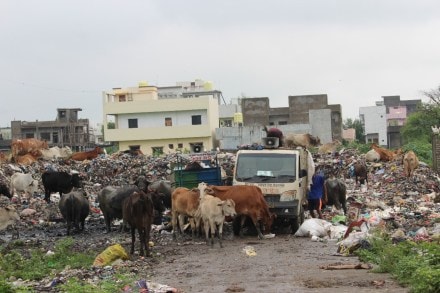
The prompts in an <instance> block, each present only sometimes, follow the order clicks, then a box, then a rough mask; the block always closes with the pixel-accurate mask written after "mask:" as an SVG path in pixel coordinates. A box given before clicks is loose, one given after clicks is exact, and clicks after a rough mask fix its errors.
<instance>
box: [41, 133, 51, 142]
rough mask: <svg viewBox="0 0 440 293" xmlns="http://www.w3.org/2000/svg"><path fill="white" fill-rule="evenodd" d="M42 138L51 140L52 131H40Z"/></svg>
mask: <svg viewBox="0 0 440 293" xmlns="http://www.w3.org/2000/svg"><path fill="white" fill-rule="evenodd" d="M40 138H41V139H42V140H47V141H50V132H42V133H40Z"/></svg>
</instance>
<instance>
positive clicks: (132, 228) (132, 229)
mask: <svg viewBox="0 0 440 293" xmlns="http://www.w3.org/2000/svg"><path fill="white" fill-rule="evenodd" d="M130 230H131V249H130V254H133V253H134V241H135V240H136V235H135V233H136V229H135V228H134V226H133V225H131V227H130Z"/></svg>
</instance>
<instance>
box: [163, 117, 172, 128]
mask: <svg viewBox="0 0 440 293" xmlns="http://www.w3.org/2000/svg"><path fill="white" fill-rule="evenodd" d="M165 126H173V120H172V119H171V118H170V117H166V118H165Z"/></svg>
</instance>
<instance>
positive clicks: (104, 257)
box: [93, 244, 128, 266]
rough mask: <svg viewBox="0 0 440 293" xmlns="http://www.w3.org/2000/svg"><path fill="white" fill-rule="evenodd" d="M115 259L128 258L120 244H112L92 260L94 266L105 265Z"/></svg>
mask: <svg viewBox="0 0 440 293" xmlns="http://www.w3.org/2000/svg"><path fill="white" fill-rule="evenodd" d="M117 259H123V260H126V259H128V254H127V252H126V251H125V249H124V248H123V247H122V246H121V244H114V245H112V246H109V247H107V248H106V249H105V250H104V251H103V252H101V253H100V254H99V255H98V256H97V257H96V258H95V261H94V262H93V265H94V266H106V265H108V264H111V263H112V262H114V261H115V260H117Z"/></svg>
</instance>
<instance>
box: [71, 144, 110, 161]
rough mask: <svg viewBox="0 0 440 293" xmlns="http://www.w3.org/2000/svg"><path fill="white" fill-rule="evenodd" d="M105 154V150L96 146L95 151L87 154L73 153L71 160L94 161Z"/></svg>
mask: <svg viewBox="0 0 440 293" xmlns="http://www.w3.org/2000/svg"><path fill="white" fill-rule="evenodd" d="M100 154H104V150H103V149H102V148H100V147H99V146H96V147H95V148H94V149H93V150H91V151H87V152H77V153H73V154H72V155H71V156H70V157H69V159H70V160H74V161H84V160H93V159H95V158H97V157H98V155H100Z"/></svg>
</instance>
